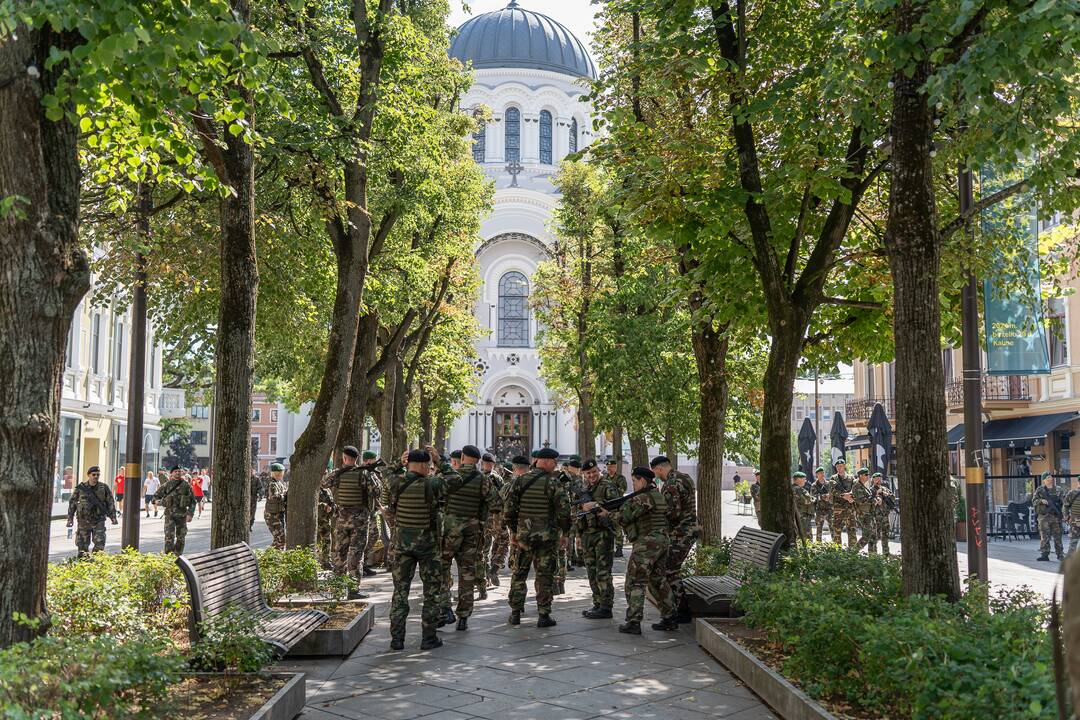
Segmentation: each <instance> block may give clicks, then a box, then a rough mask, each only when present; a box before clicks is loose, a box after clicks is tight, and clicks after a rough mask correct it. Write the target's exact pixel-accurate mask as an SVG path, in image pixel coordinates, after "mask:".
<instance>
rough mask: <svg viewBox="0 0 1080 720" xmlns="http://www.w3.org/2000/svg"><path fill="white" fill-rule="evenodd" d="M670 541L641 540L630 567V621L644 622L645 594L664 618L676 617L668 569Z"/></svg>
mask: <svg viewBox="0 0 1080 720" xmlns="http://www.w3.org/2000/svg"><path fill="white" fill-rule="evenodd" d="M668 547H669V543H668V539H667V538H666V537H662V536H660V535H647V536H645V537H643V538H638V539H637V541H636V542H635V543H634V550H633V552H631V553H630V559H629V560H628V561H627V563H626V582H625V585H626V621H627V622H641V620H642V618H644V617H645V590H646V588H648V590H649V592H651V593H652V596H653V598H654V599H655V600H656V605H657V607H658V608H659V609H660V616H661V617H665V618H668V617H672V616H673V615H675V610H676V605H675V597H674V596H673V595H672V593H671V585H670V584H669V583H668V579H667V578H668V576H667V572H666V569H667V568H668V567H669V565H668Z"/></svg>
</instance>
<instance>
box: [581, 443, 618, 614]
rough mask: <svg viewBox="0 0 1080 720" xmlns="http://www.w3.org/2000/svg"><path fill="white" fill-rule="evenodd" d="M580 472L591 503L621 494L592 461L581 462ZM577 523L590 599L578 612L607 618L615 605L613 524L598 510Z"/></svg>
mask: <svg viewBox="0 0 1080 720" xmlns="http://www.w3.org/2000/svg"><path fill="white" fill-rule="evenodd" d="M581 471H582V474H583V475H584V478H585V493H586V495H587V499H588V500H589V501H590V502H597V503H604V502H607V501H608V500H614V499H615V498H618V497H621V496H622V493H620V492H619V489H618V488H617V487H616V486H615V485H614V483H612V482H611V480H610V479H609V478H607V477H603V478H602V477H600V468H599V466H598V465H597V464H596V461H595V460H586V461H585V462H584V463H582V465H581ZM583 507H584V506H583ZM577 526H578V533H579V535H580V536H581V545H582V548H583V551H584V555H585V558H584V559H585V569H586V571H588V573H589V588H590V589H591V590H592V601H593V606H592V608H591V609H589V610H585V611H584V612H582V613H581V614H582V615H583V616H585V617H587V618H589V619H590V620H602V619H605V618H610V617H611V616H612V615H611V608H612V606H613V605H614V604H615V585H614V584H613V583H612V581H611V565H612V563H613V562H614V560H613V557H612V554H611V551H612V547H613V543H614V541H615V523H614V521H613V520H612V518H611V515H610V514H609V515H608V516H607V517H600V515H599V514H597V513H591V514H587V515H583V516H581V517H580V518H578V520H577Z"/></svg>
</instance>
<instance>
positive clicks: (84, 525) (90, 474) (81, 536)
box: [67, 465, 198, 557]
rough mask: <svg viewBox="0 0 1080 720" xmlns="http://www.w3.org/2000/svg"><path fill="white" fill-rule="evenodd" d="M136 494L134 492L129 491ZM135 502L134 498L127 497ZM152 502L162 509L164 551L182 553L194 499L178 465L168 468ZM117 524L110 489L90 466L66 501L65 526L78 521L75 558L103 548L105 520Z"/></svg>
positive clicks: (97, 468)
mask: <svg viewBox="0 0 1080 720" xmlns="http://www.w3.org/2000/svg"><path fill="white" fill-rule="evenodd" d="M131 496H132V498H136V497H138V495H137V493H132V494H131ZM131 501H132V502H136V500H134V499H133V500H131ZM152 502H154V503H156V504H157V505H160V506H161V507H162V508H163V510H164V526H165V527H164V530H165V552H167V553H174V554H176V555H180V554H181V553H183V552H184V540H185V539H186V538H187V525H188V523H189V522H191V520H192V518H193V517H194V516H195V508H196V507H197V505H198V502H197V501H196V499H195V492H194V491H193V490H192V489H191V484H190V482H189V481H188V479H187V478H185V477H184V475H183V470H181V468H180V467H178V466H175V465H174V466H173V467H172V468H170V469H169V479H168V480H166V481H165V482H164V483H162V484H161V486H160V487H158V489H157V492H156V493H155V494H154V495H153V497H152ZM106 519H108V520H110V521H111V522H112V524H113V525H116V524H117V519H116V501H115V499H114V498H113V493H112V490H111V489H110V488H109V486H108V485H107V484H106V483H103V482H101V469H100V468H99V467H98V466H97V465H94V466H93V467H91V468H90V469H88V470H87V471H86V480H85V481H84V482H81V483H79V484H78V485H76V486H75V489H74V490H73V491H72V493H71V500H70V502H69V503H68V513H67V526H68V527H72V526H73V525H75V524H76V520H77V521H78V526H77V528H76V531H75V547H76V548H77V549H78V557H83V556H84V555H87V554H88V553H89V552H90V544H91V542H93V546H94V547H93V551H94V552H101V551H102V550H104V549H105V520H106Z"/></svg>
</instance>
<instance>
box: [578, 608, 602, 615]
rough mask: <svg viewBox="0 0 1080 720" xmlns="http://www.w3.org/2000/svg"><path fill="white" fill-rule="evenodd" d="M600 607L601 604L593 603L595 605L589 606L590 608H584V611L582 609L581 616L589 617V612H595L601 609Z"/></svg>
mask: <svg viewBox="0 0 1080 720" xmlns="http://www.w3.org/2000/svg"><path fill="white" fill-rule="evenodd" d="M599 609H600V606H599V605H593V606H592V607H591V608H589V609H588V610H582V611H581V617H589V613H594V612H596V611H597V610H599Z"/></svg>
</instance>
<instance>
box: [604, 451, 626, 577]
mask: <svg viewBox="0 0 1080 720" xmlns="http://www.w3.org/2000/svg"><path fill="white" fill-rule="evenodd" d="M605 479H606V480H607V481H608V482H609V483H611V484H612V485H614V486H615V488H616V489H617V490H618V491H619V494H620V495H625V494H626V488H627V487H628V485H627V484H626V476H625V475H623V474H622V473H620V472H619V459H618V458H616V457H615V456H614V455H609V456H608V459H607V476H606V478H605ZM612 524H613V525H614V526H615V557H622V556H623V537H624V534H623V529H622V526H621V525H619V523H618V522H616V521H614V520H613V521H612Z"/></svg>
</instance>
